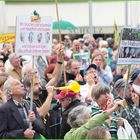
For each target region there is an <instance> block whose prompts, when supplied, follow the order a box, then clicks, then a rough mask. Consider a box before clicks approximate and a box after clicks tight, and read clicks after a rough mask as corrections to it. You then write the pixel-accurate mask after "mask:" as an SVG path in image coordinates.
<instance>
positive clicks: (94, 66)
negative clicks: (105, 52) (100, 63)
mask: <svg viewBox="0 0 140 140" xmlns="http://www.w3.org/2000/svg"><path fill="white" fill-rule="evenodd" d="M90 68H93V69H95V70H96V69H97V66H96V65H95V64H90V65H89V66H88V67H87V69H86V71H88V70H89V69H90Z"/></svg>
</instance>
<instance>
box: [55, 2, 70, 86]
mask: <svg viewBox="0 0 140 140" xmlns="http://www.w3.org/2000/svg"><path fill="white" fill-rule="evenodd" d="M55 4H56V14H57V21H58V31H59V43H60V47H62V45H61V42H62V38H61V29H60V20H59V10H58V1H57V0H55ZM63 71H64V72H63V74H64V83H65V85H66V83H67V77H66V70H65V65H64V64H63Z"/></svg>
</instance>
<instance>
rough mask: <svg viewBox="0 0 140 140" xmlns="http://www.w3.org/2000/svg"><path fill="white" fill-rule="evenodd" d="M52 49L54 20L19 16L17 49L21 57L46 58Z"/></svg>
mask: <svg viewBox="0 0 140 140" xmlns="http://www.w3.org/2000/svg"><path fill="white" fill-rule="evenodd" d="M51 48H52V18H51V17H40V18H39V20H33V18H31V17H30V16H17V22H16V47H15V52H16V53H17V54H19V55H30V56H46V55H50V54H51Z"/></svg>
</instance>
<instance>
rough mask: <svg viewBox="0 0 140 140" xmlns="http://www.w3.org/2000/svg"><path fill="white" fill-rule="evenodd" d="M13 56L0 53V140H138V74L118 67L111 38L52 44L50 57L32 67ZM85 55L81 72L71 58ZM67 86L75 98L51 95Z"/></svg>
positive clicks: (9, 51)
mask: <svg viewBox="0 0 140 140" xmlns="http://www.w3.org/2000/svg"><path fill="white" fill-rule="evenodd" d="M14 52H15V45H14V43H5V44H3V46H2V48H1V50H0V124H1V125H0V138H2V139H10V138H12V139H14V138H35V139H40V138H42V139H43V138H44V139H45V138H46V139H50V138H52V139H93V138H94V139H110V138H112V139H137V138H140V119H139V118H140V102H139V101H140V97H139V96H140V68H139V67H138V66H137V67H133V68H132V69H131V72H130V73H129V71H128V69H127V66H125V65H117V57H118V46H114V40H113V38H111V37H109V38H106V39H103V38H101V37H99V38H97V39H95V38H94V37H92V36H90V35H89V34H85V35H83V38H78V39H74V40H71V38H70V36H69V35H65V36H64V39H63V41H62V42H61V43H60V42H59V41H58V40H57V39H53V42H52V54H51V56H35V58H34V66H33V65H32V58H31V56H19V55H18V54H15V53H14ZM85 52H87V53H88V55H89V58H90V63H89V64H88V66H87V67H85V68H84V69H81V63H80V62H79V61H80V60H76V59H74V55H75V54H82V53H85ZM70 80H74V81H77V82H78V83H79V85H80V91H79V92H78V93H75V92H74V91H72V90H61V91H60V90H56V88H55V87H62V86H65V85H66V83H68V82H69V81H70ZM31 93H33V107H32V110H30V109H31V108H30V106H31V102H30V100H31V98H32V97H31ZM31 124H32V128H31V127H30V126H31Z"/></svg>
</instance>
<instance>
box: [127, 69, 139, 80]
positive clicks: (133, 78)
mask: <svg viewBox="0 0 140 140" xmlns="http://www.w3.org/2000/svg"><path fill="white" fill-rule="evenodd" d="M139 74H140V68H135V69H133V70H132V72H131V75H130V79H129V83H133V82H134V81H135V80H136V78H137V77H138V75H139Z"/></svg>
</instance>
